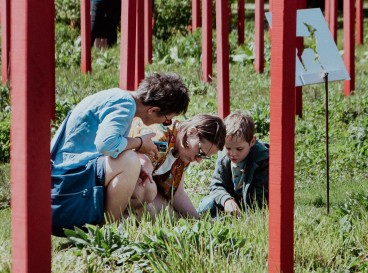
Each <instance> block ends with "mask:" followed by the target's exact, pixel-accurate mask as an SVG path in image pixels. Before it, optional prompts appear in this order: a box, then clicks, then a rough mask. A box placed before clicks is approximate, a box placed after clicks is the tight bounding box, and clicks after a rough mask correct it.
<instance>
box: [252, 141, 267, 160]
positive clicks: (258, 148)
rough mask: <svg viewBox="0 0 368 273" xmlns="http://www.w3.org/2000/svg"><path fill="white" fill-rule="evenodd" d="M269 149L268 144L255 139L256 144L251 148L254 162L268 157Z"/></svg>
mask: <svg viewBox="0 0 368 273" xmlns="http://www.w3.org/2000/svg"><path fill="white" fill-rule="evenodd" d="M269 147H270V145H269V144H268V143H264V142H262V141H260V140H258V139H257V141H256V143H255V144H254V145H253V147H252V154H253V157H254V159H255V160H256V161H260V160H264V159H267V158H268V157H269Z"/></svg>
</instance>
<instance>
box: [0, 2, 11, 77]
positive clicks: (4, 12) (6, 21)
mask: <svg viewBox="0 0 368 273" xmlns="http://www.w3.org/2000/svg"><path fill="white" fill-rule="evenodd" d="M9 52H10V0H2V1H1V65H2V67H1V76H2V84H6V83H7V82H8V80H9V69H10V60H9V58H10V55H9Z"/></svg>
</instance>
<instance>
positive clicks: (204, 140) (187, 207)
mask: <svg viewBox="0 0 368 273" xmlns="http://www.w3.org/2000/svg"><path fill="white" fill-rule="evenodd" d="M165 123H166V125H167V124H168V123H170V120H169V119H167V120H166V121H165ZM152 132H154V133H156V137H155V138H154V140H157V142H156V145H157V146H158V150H159V156H158V157H157V158H154V157H152V156H148V155H143V154H142V155H141V164H142V165H143V166H144V168H145V169H149V168H150V169H151V170H152V177H153V180H154V182H155V183H143V182H142V181H146V179H145V178H144V177H140V178H139V181H138V183H137V186H136V188H135V191H134V193H133V196H132V199H131V207H132V208H133V209H135V210H139V209H141V208H142V207H143V204H144V203H148V206H147V209H148V211H149V213H150V214H151V215H152V216H154V215H155V214H156V213H158V212H160V211H161V210H162V209H164V208H165V207H167V206H169V207H170V209H173V210H174V211H175V212H176V213H178V214H179V215H181V216H191V217H195V218H198V217H199V215H198V213H197V211H196V209H195V208H194V206H193V204H192V202H191V201H190V199H189V197H188V195H187V194H186V192H185V190H184V171H185V169H186V168H187V167H188V165H189V164H190V162H194V161H196V162H201V161H202V160H203V159H209V158H210V156H211V155H213V154H215V153H217V152H218V151H219V150H222V148H223V147H224V143H225V134H226V130H225V126H224V124H223V121H222V119H220V118H219V117H217V116H214V115H209V114H200V115H196V116H194V117H193V118H191V119H189V120H186V121H182V122H180V121H174V122H173V124H172V125H171V126H164V125H156V126H144V125H143V124H142V122H140V121H135V122H133V125H132V131H131V135H132V136H137V135H144V134H148V133H152Z"/></svg>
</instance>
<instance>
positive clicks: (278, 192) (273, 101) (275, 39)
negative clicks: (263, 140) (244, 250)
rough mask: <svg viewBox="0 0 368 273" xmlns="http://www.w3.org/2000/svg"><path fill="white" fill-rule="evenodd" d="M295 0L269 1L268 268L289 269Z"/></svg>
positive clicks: (292, 202) (285, 272)
mask: <svg viewBox="0 0 368 273" xmlns="http://www.w3.org/2000/svg"><path fill="white" fill-rule="evenodd" d="M295 34H296V1H295V0H273V1H272V49H271V95H270V119H271V125H270V146H271V149H270V172H269V173H270V183H269V254H268V257H269V258H268V272H272V273H276V272H277V273H279V272H283V273H290V272H293V256H294V137H295V133H294V130H295V121H294V116H295V107H290V105H295V47H296V44H295V42H296V39H295Z"/></svg>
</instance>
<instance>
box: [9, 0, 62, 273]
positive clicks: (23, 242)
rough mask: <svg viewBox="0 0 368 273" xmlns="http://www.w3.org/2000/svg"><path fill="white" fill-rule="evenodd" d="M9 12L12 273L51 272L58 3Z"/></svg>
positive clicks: (35, 0)
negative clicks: (52, 145)
mask: <svg viewBox="0 0 368 273" xmlns="http://www.w3.org/2000/svg"><path fill="white" fill-rule="evenodd" d="M10 10H11V16H10V18H11V30H10V31H11V45H12V50H11V52H10V55H11V56H10V59H11V63H13V64H16V65H13V66H11V75H12V84H11V105H12V114H11V136H10V139H11V143H12V145H11V161H10V175H11V200H12V202H11V208H12V213H11V233H12V239H11V240H12V272H25V273H31V272H35V273H38V272H51V198H50V191H51V179H50V177H51V173H50V137H51V133H50V132H51V129H50V121H51V115H50V108H51V106H53V107H55V106H54V105H53V103H54V98H55V93H54V90H55V61H54V58H55V50H54V46H55V31H54V28H55V27H54V2H53V1H49V0H28V1H24V0H12V1H11V7H10ZM40 11H42V16H41V14H40Z"/></svg>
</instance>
